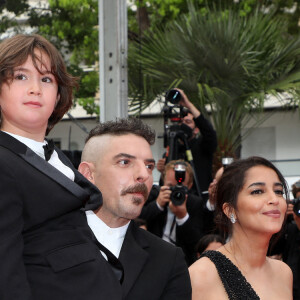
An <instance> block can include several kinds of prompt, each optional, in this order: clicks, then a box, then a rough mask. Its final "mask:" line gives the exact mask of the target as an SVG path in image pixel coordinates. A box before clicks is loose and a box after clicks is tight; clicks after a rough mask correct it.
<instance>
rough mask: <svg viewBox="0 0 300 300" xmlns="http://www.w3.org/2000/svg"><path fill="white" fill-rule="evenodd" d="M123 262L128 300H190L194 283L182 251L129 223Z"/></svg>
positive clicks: (124, 289) (124, 284)
mask: <svg viewBox="0 0 300 300" xmlns="http://www.w3.org/2000/svg"><path fill="white" fill-rule="evenodd" d="M119 260H120V261H121V263H122V265H123V267H124V273H125V277H124V282H123V284H122V289H123V299H126V300H170V299H176V300H181V299H182V300H188V299H191V283H190V277H189V273H188V269H187V264H186V262H185V260H184V256H183V253H182V250H181V249H180V248H178V247H175V246H173V245H171V244H169V243H167V242H165V241H163V240H162V239H160V238H158V237H157V236H155V235H153V234H151V233H149V232H147V231H146V230H144V229H141V228H139V227H138V226H137V225H136V224H135V223H134V222H131V223H130V224H129V227H128V229H127V232H126V235H125V239H124V242H123V245H122V248H121V252H120V256H119Z"/></svg>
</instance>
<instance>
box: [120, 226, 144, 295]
mask: <svg viewBox="0 0 300 300" xmlns="http://www.w3.org/2000/svg"><path fill="white" fill-rule="evenodd" d="M138 230H139V229H138V227H137V226H136V224H135V223H134V222H133V221H131V223H130V224H129V227H128V229H127V232H126V235H125V238H124V242H123V245H122V248H121V252H120V256H119V260H120V261H121V263H122V265H123V267H124V281H123V284H122V290H123V297H125V296H126V295H127V294H128V293H129V291H130V289H131V288H132V286H133V284H134V283H135V281H136V278H137V277H138V276H139V274H140V272H141V271H142V269H143V266H144V264H145V263H146V261H147V260H148V253H147V251H146V250H144V249H146V248H147V247H149V244H148V242H147V241H146V240H145V239H143V238H142V237H141V236H140V235H139V232H138Z"/></svg>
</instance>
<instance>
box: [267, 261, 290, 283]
mask: <svg viewBox="0 0 300 300" xmlns="http://www.w3.org/2000/svg"><path fill="white" fill-rule="evenodd" d="M268 261H269V263H270V266H271V272H272V274H277V278H278V281H279V282H282V283H285V284H292V282H293V273H292V270H291V268H290V267H289V266H288V265H287V264H286V263H284V262H283V261H281V260H277V259H273V258H268Z"/></svg>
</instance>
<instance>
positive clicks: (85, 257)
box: [0, 34, 300, 300]
mask: <svg viewBox="0 0 300 300" xmlns="http://www.w3.org/2000/svg"><path fill="white" fill-rule="evenodd" d="M76 86H77V80H76V78H74V77H72V76H71V75H70V74H69V73H68V72H67V70H66V66H65V64H64V61H63V59H62V57H61V55H60V54H59V52H58V51H57V49H56V48H55V47H54V46H53V45H52V44H51V43H50V42H49V41H47V40H46V39H45V38H43V37H41V36H39V35H22V34H18V35H16V36H14V37H12V38H9V39H6V40H5V41H3V42H2V43H1V44H0V108H1V111H0V126H1V131H0V165H1V180H0V190H1V200H0V214H1V220H0V239H1V243H0V258H1V269H0V299H2V300H41V299H42V300H48V299H49V300H53V299H56V300H60V299H61V300H62V299H72V300H79V299H86V300H96V299H97V300H98V299H110V300H114V299H116V300H117V299H128V300H137V299H143V300H147V299H149V300H155V299H165V300H169V299H178V300H180V299H182V300H187V299H195V300H197V299H205V300H209V299H275V300H276V299H295V300H297V299H300V295H299V294H300V292H299V286H300V285H299V278H300V273H299V272H300V261H299V252H300V212H299V211H297V210H296V209H294V208H295V207H296V205H298V204H297V203H298V202H297V201H293V202H287V200H288V197H289V190H288V187H287V185H286V182H285V180H284V178H283V176H282V174H281V173H280V171H279V170H278V169H277V168H276V167H275V166H274V165H273V164H272V163H271V162H270V161H268V160H266V159H264V158H262V157H249V158H247V159H239V160H236V161H234V162H232V163H231V164H229V165H226V166H224V167H222V168H220V169H219V170H218V171H217V172H216V174H215V177H214V179H213V177H212V161H213V153H214V151H215V149H216V146H217V137H216V132H215V130H214V129H213V126H212V125H211V124H210V122H209V121H208V120H207V119H206V118H205V117H204V116H203V115H202V114H201V112H200V111H199V110H198V109H197V108H196V107H195V106H194V105H193V104H192V103H191V102H190V101H189V99H188V97H187V96H186V94H185V93H184V91H182V90H180V89H178V92H180V94H181V95H182V99H181V101H180V103H179V104H180V105H182V106H185V107H186V108H188V109H189V113H188V114H187V115H186V116H185V117H184V118H183V120H182V122H183V123H184V124H185V125H187V126H188V127H189V128H190V129H191V131H192V135H191V137H190V139H189V143H190V147H191V150H192V154H193V158H194V162H195V166H194V169H193V166H191V165H190V164H189V162H188V161H187V159H186V157H184V153H182V155H181V156H180V157H178V158H177V159H175V160H170V161H168V159H167V157H164V158H162V159H161V160H159V161H158V163H157V168H158V169H159V171H160V172H161V185H160V186H158V185H153V176H152V172H153V169H154V168H155V167H156V162H155V160H154V158H153V154H152V151H151V145H153V144H154V142H155V132H154V131H153V130H152V129H151V127H149V126H148V125H146V124H144V123H143V122H142V121H141V120H139V119H136V118H129V119H119V120H115V121H108V122H103V123H99V124H98V125H97V126H96V127H95V128H94V129H92V130H91V132H90V133H89V135H88V137H87V138H86V143H85V146H84V149H83V151H82V156H81V162H80V163H79V166H78V169H77V168H75V167H74V165H73V164H72V163H71V161H70V160H69V159H68V157H67V156H66V155H65V154H64V153H63V152H62V151H61V150H60V149H58V148H57V147H55V146H54V144H53V142H51V141H50V140H48V139H47V138H46V136H47V135H48V133H49V132H50V131H51V129H52V128H53V127H54V126H55V124H56V123H57V122H59V121H60V119H61V118H62V117H63V115H64V114H65V113H66V112H67V111H68V110H69V108H70V107H71V105H72V97H73V94H72V93H73V89H74V88H75V87H76ZM178 142H179V143H180V141H178ZM195 174H196V176H194V175H195ZM195 180H198V183H197V185H199V186H200V191H201V192H200V193H199V191H198V190H197V189H195ZM206 191H208V192H207V193H205V192H206ZM293 195H294V198H295V199H296V198H298V197H299V196H300V184H299V182H297V183H295V184H294V186H293ZM299 207H300V205H299ZM286 219H287V221H286ZM285 221H286V222H285ZM284 224H286V226H284ZM280 233H282V234H281V236H280ZM271 255H276V257H277V258H278V259H275V258H272V257H271ZM293 275H294V276H293Z"/></svg>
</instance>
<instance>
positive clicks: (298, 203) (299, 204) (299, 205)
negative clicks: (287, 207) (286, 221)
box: [291, 197, 300, 217]
mask: <svg viewBox="0 0 300 300" xmlns="http://www.w3.org/2000/svg"><path fill="white" fill-rule="evenodd" d="M291 203H292V204H293V205H294V207H293V211H294V213H295V214H296V215H297V216H298V217H300V197H299V198H296V199H293V200H291Z"/></svg>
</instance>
